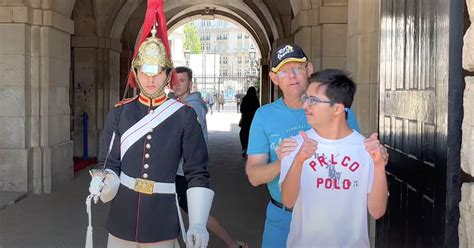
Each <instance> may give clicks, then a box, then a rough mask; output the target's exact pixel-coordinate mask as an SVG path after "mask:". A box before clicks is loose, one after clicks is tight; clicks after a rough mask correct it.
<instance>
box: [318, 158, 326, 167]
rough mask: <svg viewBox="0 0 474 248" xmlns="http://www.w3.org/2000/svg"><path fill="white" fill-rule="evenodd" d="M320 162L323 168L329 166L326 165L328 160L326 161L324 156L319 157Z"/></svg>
mask: <svg viewBox="0 0 474 248" xmlns="http://www.w3.org/2000/svg"><path fill="white" fill-rule="evenodd" d="M318 161H319V163H320V164H321V166H323V165H328V164H327V163H326V160H325V159H324V156H319V157H318Z"/></svg>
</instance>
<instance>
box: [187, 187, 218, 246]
mask: <svg viewBox="0 0 474 248" xmlns="http://www.w3.org/2000/svg"><path fill="white" fill-rule="evenodd" d="M186 195H187V198H188V215H189V229H188V232H187V234H186V239H187V242H186V247H187V248H206V247H207V243H208V242H209V233H208V232H207V230H206V224H207V218H208V217H209V212H210V211H211V205H212V199H213V198H214V191H212V190H210V189H208V188H203V187H193V188H189V189H188V190H187V191H186Z"/></svg>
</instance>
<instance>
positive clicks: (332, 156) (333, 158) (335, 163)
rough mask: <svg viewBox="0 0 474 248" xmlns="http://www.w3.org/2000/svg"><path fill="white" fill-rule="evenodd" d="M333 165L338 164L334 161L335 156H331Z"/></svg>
mask: <svg viewBox="0 0 474 248" xmlns="http://www.w3.org/2000/svg"><path fill="white" fill-rule="evenodd" d="M331 164H337V162H336V161H334V154H331Z"/></svg>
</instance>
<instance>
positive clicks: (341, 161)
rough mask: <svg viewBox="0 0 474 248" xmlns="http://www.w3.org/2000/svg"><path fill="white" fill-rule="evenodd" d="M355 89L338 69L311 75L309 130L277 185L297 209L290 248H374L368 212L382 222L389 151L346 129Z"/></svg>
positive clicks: (305, 105) (307, 109)
mask: <svg viewBox="0 0 474 248" xmlns="http://www.w3.org/2000/svg"><path fill="white" fill-rule="evenodd" d="M355 91H356V85H355V84H354V82H353V81H352V80H351V79H350V78H349V77H348V76H347V75H346V74H345V73H344V72H343V71H340V70H334V69H328V70H323V71H320V72H317V73H314V74H312V75H311V76H310V84H309V86H308V88H307V90H306V94H304V95H303V97H302V102H303V108H304V111H305V113H306V117H307V121H308V123H309V124H310V125H311V127H312V128H311V129H309V130H308V131H306V132H303V131H301V132H300V135H299V136H296V137H295V139H296V141H297V147H296V149H295V150H294V151H293V152H291V153H290V154H289V155H288V156H286V157H285V158H284V159H283V160H282V163H281V172H280V180H279V185H280V187H281V192H282V201H283V204H285V206H287V207H289V208H291V207H293V215H292V221H291V224H290V233H289V235H288V240H287V247H370V243H369V237H368V228H367V209H368V212H369V213H370V215H371V216H372V217H374V218H375V219H378V218H380V217H381V216H382V215H383V214H384V213H385V210H386V205H387V195H388V190H387V180H386V176H385V165H386V164H387V157H386V156H387V154H386V152H385V148H384V147H383V146H382V145H381V144H379V143H377V142H373V140H374V139H376V136H375V135H372V137H371V138H370V139H367V140H366V139H365V138H364V137H363V136H362V135H361V134H360V133H358V132H357V131H355V130H353V129H351V128H349V126H348V125H347V120H346V118H347V110H348V108H350V107H351V104H352V100H353V98H354V94H355Z"/></svg>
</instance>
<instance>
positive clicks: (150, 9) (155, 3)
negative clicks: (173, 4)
mask: <svg viewBox="0 0 474 248" xmlns="http://www.w3.org/2000/svg"><path fill="white" fill-rule="evenodd" d="M155 22H156V23H157V25H158V26H157V34H156V36H157V37H158V38H159V39H160V40H161V42H163V45H164V46H165V49H166V54H167V55H168V58H170V59H171V51H170V45H169V41H168V28H167V27H166V17H165V13H164V7H163V0H148V3H147V9H146V13H145V20H144V21H143V25H142V30H141V34H140V39H138V43H137V44H136V45H135V51H134V52H133V57H132V59H135V58H136V57H137V54H138V48H139V47H140V45H141V44H142V43H143V41H144V40H145V39H146V38H148V37H149V36H150V35H151V33H150V31H151V29H152V28H153V24H155ZM132 70H133V68H130V72H129V74H128V84H129V85H130V87H132V88H135V87H136V85H137V83H136V82H135V78H134V77H133V75H132Z"/></svg>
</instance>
